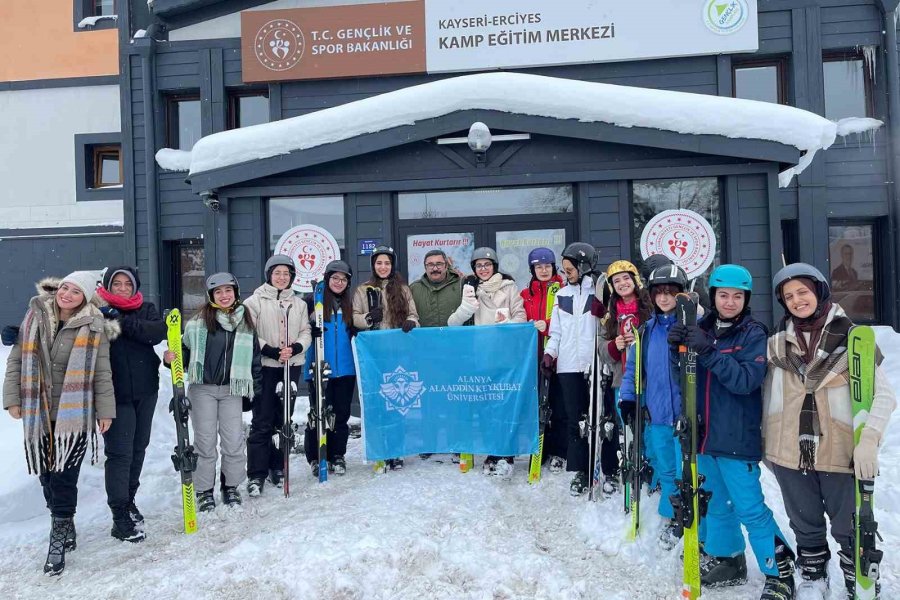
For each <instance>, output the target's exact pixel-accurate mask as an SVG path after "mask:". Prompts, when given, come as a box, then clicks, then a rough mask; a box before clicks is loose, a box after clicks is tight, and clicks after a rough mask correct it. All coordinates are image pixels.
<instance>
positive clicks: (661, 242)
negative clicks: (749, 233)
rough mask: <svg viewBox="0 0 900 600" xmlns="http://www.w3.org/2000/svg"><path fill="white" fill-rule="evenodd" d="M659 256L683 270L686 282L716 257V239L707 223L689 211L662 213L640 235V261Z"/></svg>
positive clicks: (682, 209) (678, 210)
mask: <svg viewBox="0 0 900 600" xmlns="http://www.w3.org/2000/svg"><path fill="white" fill-rule="evenodd" d="M652 254H663V255H665V256H667V257H669V258H670V259H672V261H673V262H674V263H675V264H676V265H678V266H679V267H681V268H682V269H684V271H685V273H687V276H688V279H694V278H695V277H697V276H698V275H701V274H702V273H703V272H704V271H706V269H708V268H709V266H710V265H711V264H712V262H713V259H714V258H715V256H716V236H715V233H714V232H713V228H712V226H711V225H710V224H709V222H708V221H707V220H706V219H704V218H703V217H701V216H700V215H698V214H697V213H695V212H694V211H692V210H687V209H684V208H680V209H677V210H665V211H663V212H661V213H659V214H658V215H656V216H655V217H653V218H652V219H650V222H649V223H647V225H646V226H645V227H644V230H643V231H642V232H641V257H642V258H644V259H645V260H646V259H647V257H648V256H650V255H652Z"/></svg>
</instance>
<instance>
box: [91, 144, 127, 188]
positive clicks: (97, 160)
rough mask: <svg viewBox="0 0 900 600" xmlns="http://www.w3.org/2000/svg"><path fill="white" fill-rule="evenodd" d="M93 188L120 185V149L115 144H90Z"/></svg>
mask: <svg viewBox="0 0 900 600" xmlns="http://www.w3.org/2000/svg"><path fill="white" fill-rule="evenodd" d="M92 150H93V151H92V153H91V154H92V159H91V160H92V169H91V170H92V171H93V185H92V186H91V187H93V188H102V187H107V186H113V185H119V186H120V185H122V161H121V151H122V149H121V148H120V147H119V146H118V145H116V146H92Z"/></svg>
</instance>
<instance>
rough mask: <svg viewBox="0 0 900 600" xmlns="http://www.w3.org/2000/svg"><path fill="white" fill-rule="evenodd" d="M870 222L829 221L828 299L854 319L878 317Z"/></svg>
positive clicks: (873, 247) (874, 258)
mask: <svg viewBox="0 0 900 600" xmlns="http://www.w3.org/2000/svg"><path fill="white" fill-rule="evenodd" d="M874 234H875V225H874V224H873V223H865V224H854V223H834V222H832V223H829V225H828V251H829V259H830V261H831V291H832V300H833V301H834V302H838V303H839V304H840V305H841V307H842V308H843V309H844V311H846V313H847V315H848V316H849V317H850V318H851V319H852V320H853V321H856V322H867V323H874V322H876V321H877V320H878V311H877V302H876V298H877V295H876V287H877V281H876V274H877V272H878V269H877V266H878V265H877V264H876V262H877V252H876V250H875V245H874V239H875V238H874Z"/></svg>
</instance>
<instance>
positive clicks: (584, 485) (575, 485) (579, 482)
mask: <svg viewBox="0 0 900 600" xmlns="http://www.w3.org/2000/svg"><path fill="white" fill-rule="evenodd" d="M587 489H588V476H587V473H585V472H584V471H576V472H575V477H573V478H572V483H570V484H569V494H571V495H573V496H581V495H582V494H584V493H585V492H586V491H587Z"/></svg>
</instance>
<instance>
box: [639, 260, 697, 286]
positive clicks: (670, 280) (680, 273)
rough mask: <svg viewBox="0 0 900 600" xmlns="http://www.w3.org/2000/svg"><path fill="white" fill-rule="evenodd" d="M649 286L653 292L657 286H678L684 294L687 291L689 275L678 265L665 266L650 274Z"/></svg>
mask: <svg viewBox="0 0 900 600" xmlns="http://www.w3.org/2000/svg"><path fill="white" fill-rule="evenodd" d="M647 285H648V286H649V287H650V290H651V291H652V290H653V286H655V285H676V286H678V287H679V288H680V289H681V291H682V292H683V291H684V290H686V289H687V275H686V274H685V272H684V269H682V268H681V267H679V266H678V265H676V264H670V265H663V266H661V267H657V268H655V269H654V270H653V272H652V273H650V277H649V280H648V281H647Z"/></svg>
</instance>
